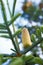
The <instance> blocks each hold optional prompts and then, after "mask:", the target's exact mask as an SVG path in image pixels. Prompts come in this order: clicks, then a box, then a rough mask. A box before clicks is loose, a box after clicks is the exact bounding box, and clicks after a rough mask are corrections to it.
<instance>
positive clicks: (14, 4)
mask: <svg viewBox="0 0 43 65" xmlns="http://www.w3.org/2000/svg"><path fill="white" fill-rule="evenodd" d="M16 1H17V0H14V3H13V10H12V16H14V12H15V6H16Z"/></svg>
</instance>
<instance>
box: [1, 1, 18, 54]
mask: <svg viewBox="0 0 43 65" xmlns="http://www.w3.org/2000/svg"><path fill="white" fill-rule="evenodd" d="M1 6H2V13H3V19H4V22H5V25H6V28H7V30H8V33H9V36H10V38H11V40H12V43H13V45H14V48H15V49H16V52H17V53H18V49H17V47H16V44H15V41H14V39H13V36H12V33H11V31H10V29H9V26H8V23H7V17H6V14H5V7H4V3H3V1H2V0H1Z"/></svg>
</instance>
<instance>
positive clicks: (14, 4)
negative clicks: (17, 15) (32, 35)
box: [12, 0, 20, 51]
mask: <svg viewBox="0 0 43 65" xmlns="http://www.w3.org/2000/svg"><path fill="white" fill-rule="evenodd" d="M16 1H17V0H14V3H13V10H12V16H14V12H15V6H16ZM12 27H13V31H14V32H15V26H14V23H12ZM15 44H16V45H17V48H18V51H20V49H19V45H18V38H17V36H15Z"/></svg>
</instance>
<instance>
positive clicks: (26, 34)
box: [22, 28, 32, 48]
mask: <svg viewBox="0 0 43 65" xmlns="http://www.w3.org/2000/svg"><path fill="white" fill-rule="evenodd" d="M22 43H23V46H24V47H25V48H26V47H28V46H31V45H32V42H31V39H30V34H29V32H28V29H27V28H23V30H22Z"/></svg>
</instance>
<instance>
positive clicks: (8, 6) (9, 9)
mask: <svg viewBox="0 0 43 65" xmlns="http://www.w3.org/2000/svg"><path fill="white" fill-rule="evenodd" d="M7 6H8V10H9V13H10V16H11V11H10V7H9V3H8V0H7Z"/></svg>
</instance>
